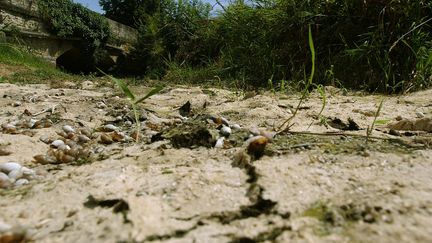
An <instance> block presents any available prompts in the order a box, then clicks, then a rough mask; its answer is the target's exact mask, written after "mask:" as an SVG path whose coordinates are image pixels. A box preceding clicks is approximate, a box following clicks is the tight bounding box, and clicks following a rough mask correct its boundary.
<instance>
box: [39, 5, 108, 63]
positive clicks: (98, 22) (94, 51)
mask: <svg viewBox="0 0 432 243" xmlns="http://www.w3.org/2000/svg"><path fill="white" fill-rule="evenodd" d="M38 9H39V12H40V14H41V16H42V18H43V19H44V20H45V21H46V22H47V23H48V26H49V27H50V31H51V32H52V33H53V34H55V35H57V36H60V37H77V38H80V39H81V49H82V50H83V51H84V54H85V55H86V56H88V58H87V59H88V60H89V66H92V65H93V64H94V63H96V62H97V60H96V57H97V55H98V52H99V51H100V50H101V49H102V48H103V47H104V46H105V44H106V43H107V41H108V39H109V37H110V28H109V25H108V22H107V21H106V20H105V19H104V18H103V17H102V16H101V15H99V14H97V13H94V12H92V11H90V10H88V9H87V8H85V7H83V6H81V5H80V4H76V3H73V2H72V1H70V0H39V1H38Z"/></svg>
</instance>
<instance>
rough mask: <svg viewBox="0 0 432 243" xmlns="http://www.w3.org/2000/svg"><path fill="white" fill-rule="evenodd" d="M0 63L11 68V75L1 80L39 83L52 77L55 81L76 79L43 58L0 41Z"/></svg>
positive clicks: (50, 79)
mask: <svg viewBox="0 0 432 243" xmlns="http://www.w3.org/2000/svg"><path fill="white" fill-rule="evenodd" d="M0 63H4V64H7V65H9V66H11V69H12V70H13V74H12V75H7V76H5V77H1V82H4V81H8V82H13V83H15V82H17V83H40V82H46V81H52V80H54V79H55V80H57V81H58V80H72V79H77V77H73V76H71V75H69V74H65V73H63V72H61V71H60V70H58V69H56V68H55V66H54V65H53V64H51V63H49V62H47V61H46V60H44V59H43V58H41V57H37V56H35V55H33V54H31V53H29V52H28V51H26V50H23V49H22V48H21V47H18V46H14V45H11V44H6V43H0ZM14 67H15V68H14Z"/></svg>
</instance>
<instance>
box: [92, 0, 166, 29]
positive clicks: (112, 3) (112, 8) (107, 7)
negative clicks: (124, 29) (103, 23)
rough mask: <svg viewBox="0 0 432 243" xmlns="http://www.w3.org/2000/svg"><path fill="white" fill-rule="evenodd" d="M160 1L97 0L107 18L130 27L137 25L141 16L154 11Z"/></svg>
mask: <svg viewBox="0 0 432 243" xmlns="http://www.w3.org/2000/svg"><path fill="white" fill-rule="evenodd" d="M160 3H161V1H157V0H99V4H100V5H101V7H102V9H103V10H104V11H105V16H106V17H107V18H110V19H112V20H115V21H117V22H119V23H122V24H125V25H128V26H132V27H139V24H140V23H141V21H142V20H143V19H142V17H143V16H145V15H152V14H154V13H156V11H157V10H158V9H159V6H160Z"/></svg>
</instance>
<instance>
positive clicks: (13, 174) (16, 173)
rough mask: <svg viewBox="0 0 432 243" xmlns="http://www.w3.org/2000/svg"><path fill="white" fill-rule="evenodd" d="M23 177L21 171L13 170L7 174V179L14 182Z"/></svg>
mask: <svg viewBox="0 0 432 243" xmlns="http://www.w3.org/2000/svg"><path fill="white" fill-rule="evenodd" d="M22 176H23V173H22V170H20V169H19V170H13V171H11V172H9V174H8V177H9V179H11V180H13V181H16V180H18V179H19V178H21V177H22Z"/></svg>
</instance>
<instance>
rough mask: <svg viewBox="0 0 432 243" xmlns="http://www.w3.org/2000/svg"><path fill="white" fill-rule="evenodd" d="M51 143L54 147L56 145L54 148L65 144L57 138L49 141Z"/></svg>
mask: <svg viewBox="0 0 432 243" xmlns="http://www.w3.org/2000/svg"><path fill="white" fill-rule="evenodd" d="M51 145H52V146H54V147H56V148H58V147H60V146H62V145H65V143H64V142H63V140H60V139H57V140H54V141H53V142H52V143H51Z"/></svg>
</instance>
